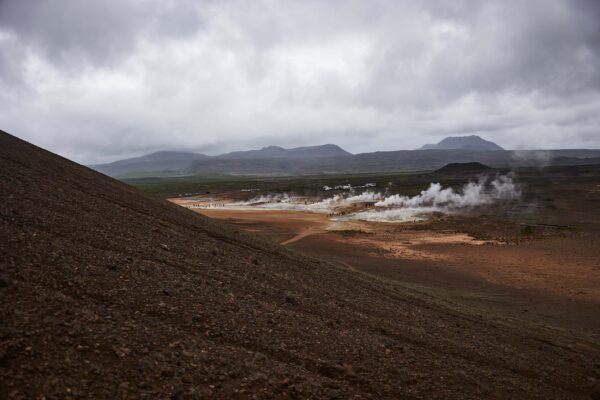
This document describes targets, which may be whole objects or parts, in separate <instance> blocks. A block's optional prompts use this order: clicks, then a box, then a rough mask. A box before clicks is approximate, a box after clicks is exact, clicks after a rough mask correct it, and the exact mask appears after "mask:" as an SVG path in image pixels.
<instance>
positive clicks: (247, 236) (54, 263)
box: [0, 132, 600, 399]
mask: <svg viewBox="0 0 600 400" xmlns="http://www.w3.org/2000/svg"><path fill="white" fill-rule="evenodd" d="M0 199H1V202H0V232H1V233H2V245H1V246H0V267H1V270H0V274H1V277H0V278H1V279H0V296H1V297H2V301H1V303H0V319H1V320H2V324H1V325H0V396H1V397H2V398H11V399H80V398H88V399H114V398H130V399H140V398H147V399H167V398H170V399H200V398H223V399H235V398H239V399H242V398H321V399H331V398H344V399H346V398H372V399H383V398H389V399H398V398H408V399H417V398H419V399H435V398H439V399H469V398H470V399H481V398H489V399H492V398H503V399H504V398H505V399H509V398H510V399H514V398H523V399H528V398H531V399H534V398H537V399H589V398H591V397H592V396H596V398H597V396H598V385H597V382H598V379H599V378H600V376H599V372H598V365H599V363H600V361H599V355H600V353H599V351H598V346H597V342H596V341H595V340H593V339H590V338H588V337H585V336H584V335H580V334H575V333H573V332H571V331H568V330H557V329H551V328H548V327H545V326H543V325H536V326H532V325H530V324H528V323H526V322H525V321H523V320H519V319H516V318H507V317H502V318H499V317H497V316H495V315H491V314H490V313H489V312H488V311H486V310H482V309H479V308H477V307H470V306H467V305H464V304H463V303H456V304H454V303H452V302H449V301H448V300H447V299H445V298H443V297H439V296H437V295H434V294H432V293H429V292H428V291H427V290H425V289H423V290H421V289H418V288H417V287H416V286H411V285H409V284H406V282H409V281H410V279H407V277H409V278H410V274H408V273H402V274H401V275H398V276H395V275H394V271H402V270H401V269H399V267H400V265H399V264H398V263H400V262H401V263H404V265H406V266H407V265H409V264H411V265H412V266H413V267H412V268H414V269H415V270H416V269H418V268H419V267H420V264H418V263H415V261H414V260H404V259H398V258H396V257H395V256H394V257H392V258H390V259H389V262H390V263H393V265H390V266H392V267H393V268H384V270H382V271H376V270H375V269H376V268H380V267H381V268H383V267H385V266H384V265H383V264H381V261H380V260H387V258H385V257H377V258H376V259H377V263H376V264H373V265H372V266H370V265H369V264H368V263H364V264H363V263H360V262H357V261H359V260H358V258H359V257H361V256H365V255H366V259H373V258H372V257H370V256H368V252H367V251H366V250H365V249H366V248H368V247H369V246H371V244H369V245H367V246H363V245H360V246H359V245H356V244H352V243H350V242H348V241H343V240H335V239H332V237H333V235H337V234H336V233H329V232H326V233H317V234H313V235H310V236H306V237H304V238H302V239H301V240H297V241H294V242H291V243H289V244H288V245H286V246H281V245H280V244H278V243H273V242H272V241H271V240H265V239H267V238H266V237H265V238H260V237H258V235H259V234H258V232H257V231H252V229H258V230H261V231H265V232H266V236H268V235H269V233H268V231H269V229H270V228H268V224H266V223H264V222H260V223H252V224H251V223H246V224H245V225H244V226H243V227H244V229H242V228H241V227H239V226H236V225H231V224H225V223H223V222H222V221H215V220H211V219H209V218H206V217H203V216H201V215H198V214H197V213H194V212H191V211H189V210H185V209H183V208H182V207H179V206H176V205H174V204H169V203H168V202H166V201H162V200H157V199H156V198H153V197H150V196H148V195H145V194H143V193H141V192H140V191H138V190H137V189H135V188H133V187H130V186H128V185H125V184H123V183H121V182H118V181H115V180H113V179H110V178H108V177H106V176H103V175H101V174H99V173H96V172H93V171H91V170H89V169H87V168H85V167H82V166H80V165H77V164H75V163H72V162H70V161H67V160H65V159H62V158H60V157H58V156H56V155H54V154H51V153H49V152H47V151H44V150H42V149H39V148H37V147H34V146H32V145H30V144H28V143H25V142H23V141H21V140H18V139H16V138H14V137H12V136H10V135H8V134H6V133H3V132H2V133H0ZM309 222H310V221H309ZM311 223H312V222H311ZM304 226H306V225H304ZM267 228H268V229H267ZM284 228H285V229H284ZM245 229H246V230H249V231H248V232H245V231H244V230H245ZM285 230H288V228H287V227H285V226H282V227H281V233H278V235H280V236H281V240H280V239H277V240H279V241H284V240H288V239H291V238H293V237H294V236H295V235H297V234H298V232H299V230H297V228H294V229H291V230H289V231H288V234H285V235H284V233H285V232H284V231H285ZM360 235H362V234H360ZM372 240H375V239H372ZM310 241H317V243H319V246H314V245H311V242H310ZM303 246H308V247H309V248H310V249H311V250H310V251H305V249H303V248H302V247H303ZM334 246H342V247H343V249H344V251H343V252H340V251H334V249H333V247H334ZM420 246H437V244H431V243H430V244H424V245H420ZM443 246H454V245H453V244H444V245H443ZM342 247H340V249H341V248H342ZM415 248H416V247H415ZM473 248H474V249H483V248H485V246H477V247H473ZM300 250H302V251H300ZM426 250H427V252H430V249H426ZM380 251H381V252H382V253H386V250H385V249H381V250H380ZM331 252H333V254H331ZM353 252H356V259H352V258H353V254H354V253H353ZM444 252H445V251H443V249H441V250H440V253H442V254H443V253H444ZM316 254H323V257H316V256H315V255H316ZM482 256H483V255H482ZM338 260H339V262H338ZM345 264H348V265H345ZM423 265H425V264H423ZM427 265H429V266H430V267H431V268H433V267H434V265H433V264H427ZM359 267H360V268H359ZM444 268H446V267H441V266H439V268H438V272H439V273H440V285H441V284H442V282H441V281H442V279H441V278H442V277H443V276H441V274H442V272H443V271H445V269H444ZM583 268H586V267H585V266H584V267H583ZM404 271H407V269H405V270H404ZM461 273H463V272H461ZM480 273H482V274H483V273H484V271H481V272H480ZM419 274H420V272H415V273H414V274H413V277H414V279H412V281H415V282H416V281H419V279H421V277H422V276H421V275H419ZM472 275H473V274H469V275H468V276H472ZM465 276H467V275H465ZM400 277H401V278H402V279H400ZM473 279H474V278H473ZM498 279H500V278H498ZM502 279H507V278H502ZM534 282H535V281H534ZM430 286H431V287H433V286H434V285H430ZM558 289H560V288H557V289H556V290H558ZM515 290H516V289H515ZM590 293H591V294H590V295H586V296H592V295H594V296H595V294H594V293H595V292H590Z"/></svg>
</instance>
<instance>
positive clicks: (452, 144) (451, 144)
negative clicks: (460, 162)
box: [419, 135, 504, 151]
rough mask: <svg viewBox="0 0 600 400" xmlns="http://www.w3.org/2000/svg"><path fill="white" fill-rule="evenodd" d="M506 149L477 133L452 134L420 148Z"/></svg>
mask: <svg viewBox="0 0 600 400" xmlns="http://www.w3.org/2000/svg"><path fill="white" fill-rule="evenodd" d="M459 149H460V150H478V151H481V150H484V151H488V150H504V149H503V148H502V147H500V146H498V145H497V144H496V143H494V142H490V141H489V140H485V139H482V138H480V137H479V136H477V135H471V136H450V137H447V138H445V139H443V140H442V141H440V142H439V143H437V144H426V145H424V146H423V147H421V148H420V149H419V150H459Z"/></svg>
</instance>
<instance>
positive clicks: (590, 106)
mask: <svg viewBox="0 0 600 400" xmlns="http://www.w3.org/2000/svg"><path fill="white" fill-rule="evenodd" d="M598 21H600V5H599V3H598V2H596V1H594V0H530V1H527V2H523V1H517V0H507V1H502V2H498V1H491V0H490V1H485V0H471V1H466V0H465V1H452V2H447V1H427V2H424V1H417V0H412V1H410V0H394V1H391V0H390V1H351V0H350V1H327V2H324V1H316V0H314V1H310V0H309V1H302V2H295V1H289V2H286V1H253V2H248V1H241V0H240V1H235V0H233V1H228V0H225V1H204V2H197V1H187V2H185V1H178V2H175V1H164V0H160V1H159V0H149V1H137V0H123V1H119V2H106V1H103V0H88V1H85V2H81V1H79V0H38V1H26V2H25V1H20V0H3V1H2V2H0V102H2V104H3V106H2V107H1V108H0V128H1V129H4V130H7V131H10V132H12V133H15V134H16V135H18V136H20V137H22V138H24V139H27V140H30V141H32V142H33V143H35V144H38V145H41V146H43V147H47V148H49V149H51V150H53V151H56V152H59V153H61V154H63V155H65V156H67V157H69V158H72V159H75V160H77V161H80V162H88V163H91V162H103V161H110V160H113V159H116V158H122V157H127V156H132V155H138V154H141V153H145V152H150V151H154V150H158V149H189V150H197V151H205V152H208V153H215V152H222V151H228V150H234V149H241V148H249V147H261V146H263V145H267V144H276V145H283V146H297V145H309V144H320V143H325V142H330V143H337V144H339V145H341V146H342V147H344V148H346V149H348V150H350V151H353V152H364V151H373V150H390V149H403V148H404V149H406V148H414V147H418V146H420V145H422V144H424V143H426V142H437V141H438V140H440V139H441V138H443V137H444V136H447V135H464V134H480V135H481V136H483V137H485V138H487V139H490V140H493V141H496V142H497V143H499V144H500V145H502V146H504V147H508V148H560V147H595V148H600V134H599V133H600V129H599V128H600V115H599V113H598V112H597V110H599V109H600V23H598Z"/></svg>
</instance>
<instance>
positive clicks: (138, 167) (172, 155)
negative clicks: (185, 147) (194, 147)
mask: <svg viewBox="0 0 600 400" xmlns="http://www.w3.org/2000/svg"><path fill="white" fill-rule="evenodd" d="M207 157H209V156H207V155H205V154H199V153H191V152H184V151H158V152H155V153H151V154H147V155H145V156H141V157H135V158H127V159H124V160H119V161H115V162H112V163H109V164H98V165H92V166H91V168H93V169H95V170H96V171H99V172H102V173H104V174H106V175H109V176H122V175H127V174H135V173H146V174H147V173H152V172H154V173H156V172H160V173H161V174H164V173H166V172H169V171H171V172H176V171H180V170H183V169H185V168H187V167H188V166H190V165H191V163H192V162H193V161H196V160H201V159H205V158H207ZM176 173H177V172H176Z"/></svg>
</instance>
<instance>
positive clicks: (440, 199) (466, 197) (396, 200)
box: [341, 175, 521, 222]
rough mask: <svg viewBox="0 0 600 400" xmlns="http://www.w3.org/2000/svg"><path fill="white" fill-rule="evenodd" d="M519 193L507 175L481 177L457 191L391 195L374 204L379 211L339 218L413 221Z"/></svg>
mask: <svg viewBox="0 0 600 400" xmlns="http://www.w3.org/2000/svg"><path fill="white" fill-rule="evenodd" d="M520 196H521V191H520V190H519V188H518V186H517V185H516V184H515V182H514V181H513V179H512V178H511V177H510V176H508V175H501V176H498V177H496V178H494V179H491V180H490V178H488V177H481V178H480V179H479V181H478V182H469V183H467V184H466V185H464V186H463V187H462V188H461V189H460V190H458V191H456V190H454V189H453V188H451V187H448V188H444V187H442V185H441V184H439V183H431V184H430V185H429V188H427V190H423V191H422V192H421V193H420V194H418V195H416V196H413V197H408V196H402V195H398V194H395V195H392V196H389V197H386V198H385V199H383V200H381V201H379V202H377V203H375V207H377V208H380V209H379V210H367V211H362V212H358V213H354V214H350V215H347V216H344V217H342V218H341V219H360V220H367V221H388V222H396V221H411V220H414V221H417V220H423V219H425V217H426V215H427V214H430V213H432V212H442V213H453V212H459V211H461V210H466V209H472V208H474V207H478V206H482V205H489V204H492V203H497V202H503V201H510V200H515V199H518V198H519V197H520Z"/></svg>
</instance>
